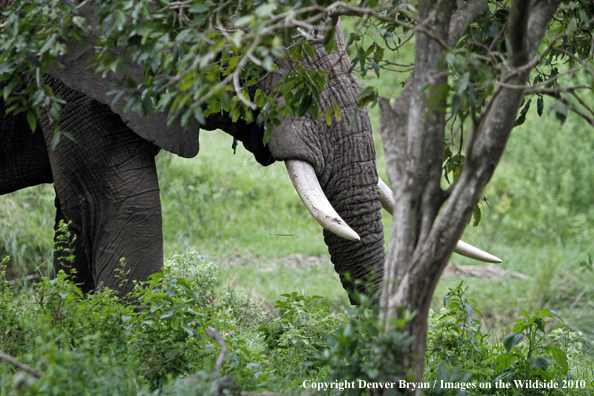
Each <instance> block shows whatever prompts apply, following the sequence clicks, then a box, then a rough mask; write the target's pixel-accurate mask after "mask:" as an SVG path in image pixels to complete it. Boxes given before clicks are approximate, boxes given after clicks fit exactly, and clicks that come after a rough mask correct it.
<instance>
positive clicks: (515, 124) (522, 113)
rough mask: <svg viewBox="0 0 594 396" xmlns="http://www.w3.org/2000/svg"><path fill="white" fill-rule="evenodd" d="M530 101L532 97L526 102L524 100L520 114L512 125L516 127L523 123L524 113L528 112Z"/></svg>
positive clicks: (524, 119)
mask: <svg viewBox="0 0 594 396" xmlns="http://www.w3.org/2000/svg"><path fill="white" fill-rule="evenodd" d="M530 103H532V99H530V100H529V101H528V102H526V104H525V105H524V107H522V110H520V116H519V117H518V118H517V119H516V122H514V127H516V126H518V125H522V124H523V123H524V121H526V113H528V109H529V108H530Z"/></svg>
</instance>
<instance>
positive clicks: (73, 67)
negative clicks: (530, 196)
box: [0, 5, 496, 303]
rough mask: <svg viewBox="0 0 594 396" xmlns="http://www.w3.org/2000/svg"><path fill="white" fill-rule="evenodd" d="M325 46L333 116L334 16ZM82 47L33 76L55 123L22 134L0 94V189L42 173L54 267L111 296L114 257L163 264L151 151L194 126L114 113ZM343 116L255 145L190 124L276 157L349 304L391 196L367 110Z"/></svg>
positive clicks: (339, 91) (189, 138) (235, 129)
mask: <svg viewBox="0 0 594 396" xmlns="http://www.w3.org/2000/svg"><path fill="white" fill-rule="evenodd" d="M79 12H80V13H81V14H82V15H83V16H85V17H86V18H87V19H88V20H90V21H91V25H92V27H93V29H95V30H96V29H97V22H96V21H94V19H93V18H94V11H93V8H92V7H91V6H88V5H87V6H84V7H82V8H81V9H80V10H79ZM93 21H94V22H93ZM336 46H337V48H338V49H337V50H335V51H334V52H332V53H331V54H327V53H326V52H325V50H324V49H323V47H322V46H321V45H318V46H316V47H315V53H316V60H315V61H312V62H311V65H310V66H311V67H315V68H324V67H326V68H327V67H329V66H328V65H332V67H333V70H332V74H331V75H330V76H329V77H328V82H327V85H326V90H325V91H324V92H323V93H322V96H321V98H322V106H324V107H330V106H332V105H333V104H334V103H337V104H338V105H339V106H340V108H341V109H342V112H343V113H344V114H352V113H353V112H354V111H355V108H356V107H357V106H358V101H357V95H358V94H359V91H360V87H359V84H358V82H357V80H356V78H355V76H354V74H353V73H352V72H351V64H350V60H349V58H348V56H343V55H344V54H345V52H346V48H345V43H344V40H343V37H342V28H341V26H340V24H338V25H337V32H336ZM90 47H92V40H91V43H90V45H89V47H86V46H84V45H83V44H81V43H78V42H72V43H69V47H68V53H67V54H66V55H63V56H62V57H61V59H59V60H60V63H61V64H62V65H64V68H58V67H56V66H52V68H50V71H49V73H48V75H46V76H44V77H43V83H44V84H48V85H49V86H51V87H52V89H53V91H54V93H55V94H56V95H59V96H60V97H61V98H62V99H63V100H64V101H65V103H64V105H63V106H62V108H61V110H60V118H59V121H55V120H53V119H52V117H50V116H49V114H48V111H47V110H42V111H41V116H40V118H39V120H38V125H39V126H40V128H38V129H40V130H38V131H36V132H35V133H32V131H31V130H30V129H29V126H28V123H27V120H26V119H25V117H24V115H23V114H22V113H21V114H19V115H6V114H5V104H4V103H0V107H2V108H0V114H1V116H0V117H1V118H0V122H1V127H0V138H1V139H2V142H3V146H2V148H1V149H0V154H1V156H0V194H7V193H10V192H13V191H16V190H18V189H21V188H25V187H29V186H32V185H36V184H40V183H54V187H55V191H56V224H58V223H59V221H60V220H64V221H65V222H69V224H70V226H69V227H70V231H71V232H72V233H73V234H74V235H76V238H75V240H74V241H73V242H72V243H73V248H74V252H75V259H74V262H73V263H70V264H68V265H66V264H65V263H64V262H63V259H62V257H61V256H60V252H59V251H56V253H55V257H54V266H55V268H56V269H60V268H65V269H67V270H69V271H71V272H72V274H73V275H72V276H73V278H74V279H75V281H76V282H77V283H78V284H80V286H81V289H82V291H83V292H85V293H87V292H90V291H92V290H93V289H95V288H96V287H98V286H99V285H104V286H106V287H110V288H114V289H117V290H119V292H120V293H121V294H122V295H123V294H125V293H127V292H128V291H130V290H131V288H132V287H133V282H122V281H121V279H119V278H118V277H117V276H116V272H117V271H116V270H117V268H118V266H119V265H120V260H121V259H122V258H125V263H126V267H125V270H126V271H127V275H126V277H127V279H128V280H136V281H143V280H146V279H147V278H148V276H149V275H151V274H153V273H155V272H158V271H159V270H160V269H161V267H162V264H163V242H162V240H163V237H162V220H161V204H160V199H159V183H158V179H157V172H156V165H155V159H154V157H155V155H156V153H157V152H158V151H159V150H161V149H164V150H167V151H170V152H172V153H174V154H178V155H180V156H182V157H193V156H194V155H196V154H197V153H198V149H199V147H198V133H199V128H198V127H195V128H193V129H190V130H187V131H184V130H183V129H182V128H181V126H180V125H179V123H175V122H174V123H173V124H168V123H167V116H166V115H165V114H163V113H157V114H155V115H153V116H151V117H149V118H144V117H141V116H139V115H137V114H135V113H131V112H128V113H125V114H123V113H122V112H121V106H119V105H118V103H111V97H108V95H107V90H108V89H109V87H110V86H113V84H114V83H115V79H116V77H117V76H115V75H107V76H106V77H100V76H97V75H95V74H94V73H93V72H92V71H89V70H88V68H87V59H88V58H89V56H90V51H91V50H90V49H89V48H90ZM281 69H282V68H281ZM124 72H125V73H127V74H128V75H132V76H137V77H138V74H139V73H141V69H140V67H139V66H138V65H135V64H132V63H130V64H126V67H125V69H124ZM269 84H272V82H270V83H269ZM348 125H349V120H348V117H344V118H343V119H342V120H338V119H336V118H333V120H332V123H331V125H330V126H328V125H327V124H326V122H324V121H317V120H314V119H313V118H312V117H311V115H307V116H304V117H300V118H297V117H286V118H284V119H283V120H282V123H281V125H280V126H279V127H277V128H276V129H275V130H274V132H273V133H272V136H271V137H270V139H269V140H268V142H267V144H266V145H265V144H264V143H263V136H264V130H263V128H262V127H260V126H258V125H257V124H256V123H246V122H245V121H241V120H239V121H237V122H231V119H230V118H229V116H228V115H227V114H216V115H211V116H210V117H208V119H207V120H206V122H205V124H204V125H201V126H200V128H202V129H207V130H212V129H217V128H219V129H222V130H223V131H225V132H227V133H229V134H231V135H232V136H233V137H234V138H235V139H237V140H239V141H241V142H242V143H243V145H244V147H245V148H246V149H247V150H248V151H250V152H251V153H253V155H254V157H255V159H256V160H257V161H258V162H259V163H260V164H262V165H263V166H267V165H270V164H271V163H273V162H274V161H285V164H286V165H287V169H288V171H289V174H290V176H291V179H292V181H293V183H294V184H295V187H296V189H297V191H298V193H299V195H300V197H301V198H302V200H303V201H304V203H305V205H306V207H307V208H308V210H309V211H310V212H311V213H312V215H313V216H314V217H315V218H316V220H318V222H320V224H321V225H322V227H323V228H324V241H325V243H326V244H327V245H328V250H329V253H330V257H331V261H332V263H333V264H334V267H335V270H336V271H337V273H338V274H339V276H340V280H341V282H342V285H343V287H344V288H345V290H346V291H347V292H348V293H349V298H350V299H351V302H352V303H355V299H354V297H353V292H355V291H359V292H367V293H369V292H373V291H374V290H376V289H377V288H378V287H379V285H380V282H381V280H382V276H383V264H384V258H385V252H384V234H383V226H382V222H381V218H382V214H381V208H382V203H383V205H384V206H385V207H386V208H388V209H389V208H390V205H392V206H393V202H392V201H391V191H390V190H389V189H388V188H387V187H386V186H385V184H383V183H382V182H381V181H380V180H379V178H378V175H377V168H376V162H375V158H376V153H375V148H374V145H373V137H372V130H371V123H370V120H369V116H368V114H367V112H366V111H365V110H364V109H363V110H359V111H358V112H357V117H356V120H355V123H354V127H353V128H349V126H348ZM56 126H59V127H60V128H61V130H62V132H64V135H65V136H70V137H71V138H65V137H62V139H60V141H59V143H58V144H57V145H56V146H55V148H52V140H53V138H54V132H53V131H54V129H55V127H56ZM56 227H57V226H56ZM482 253H484V252H482ZM482 253H481V251H478V253H477V251H476V250H472V249H470V253H468V252H467V255H468V254H470V255H471V256H472V255H475V257H478V258H479V259H482V260H486V261H489V260H495V259H496V258H495V259H494V258H493V256H488V255H487V256H484V255H482ZM485 254H486V253H485ZM73 269H74V270H75V271H72V270H73ZM370 285H371V289H369V286H370Z"/></svg>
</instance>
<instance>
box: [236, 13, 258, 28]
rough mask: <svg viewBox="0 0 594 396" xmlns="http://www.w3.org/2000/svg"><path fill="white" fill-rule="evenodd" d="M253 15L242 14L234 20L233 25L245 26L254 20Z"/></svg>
mask: <svg viewBox="0 0 594 396" xmlns="http://www.w3.org/2000/svg"><path fill="white" fill-rule="evenodd" d="M254 19H255V18H254V16H253V15H246V16H243V17H241V18H238V19H237V20H235V24H234V25H235V26H237V27H240V26H245V25H247V24H249V23H251V22H252V21H253V20H254Z"/></svg>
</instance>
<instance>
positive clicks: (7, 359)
mask: <svg viewBox="0 0 594 396" xmlns="http://www.w3.org/2000/svg"><path fill="white" fill-rule="evenodd" d="M0 360H4V361H5V362H7V363H8V364H12V365H13V366H14V367H16V368H20V369H21V370H23V371H26V372H28V373H29V374H31V375H32V376H34V377H35V378H41V377H42V376H43V373H42V372H41V371H37V370H35V369H34V368H33V367H31V366H29V365H28V364H25V363H22V362H19V361H18V360H16V359H15V358H14V357H12V356H10V355H6V354H4V353H0Z"/></svg>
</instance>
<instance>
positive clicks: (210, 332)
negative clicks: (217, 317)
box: [204, 329, 227, 373]
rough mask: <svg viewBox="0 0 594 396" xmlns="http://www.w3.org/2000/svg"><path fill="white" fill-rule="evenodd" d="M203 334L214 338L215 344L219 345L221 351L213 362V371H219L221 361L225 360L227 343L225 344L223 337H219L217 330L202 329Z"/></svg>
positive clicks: (221, 365)
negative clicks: (214, 362)
mask: <svg viewBox="0 0 594 396" xmlns="http://www.w3.org/2000/svg"><path fill="white" fill-rule="evenodd" d="M204 334H206V335H207V336H209V337H210V338H212V339H213V340H215V341H216V342H217V344H219V345H220V346H221V353H220V354H219V357H218V358H217V362H216V364H215V371H216V372H217V373H220V372H221V368H222V367H223V363H224V362H225V357H226V356H227V344H225V341H224V340H223V338H221V336H220V334H219V332H218V331H216V330H211V329H204Z"/></svg>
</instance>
